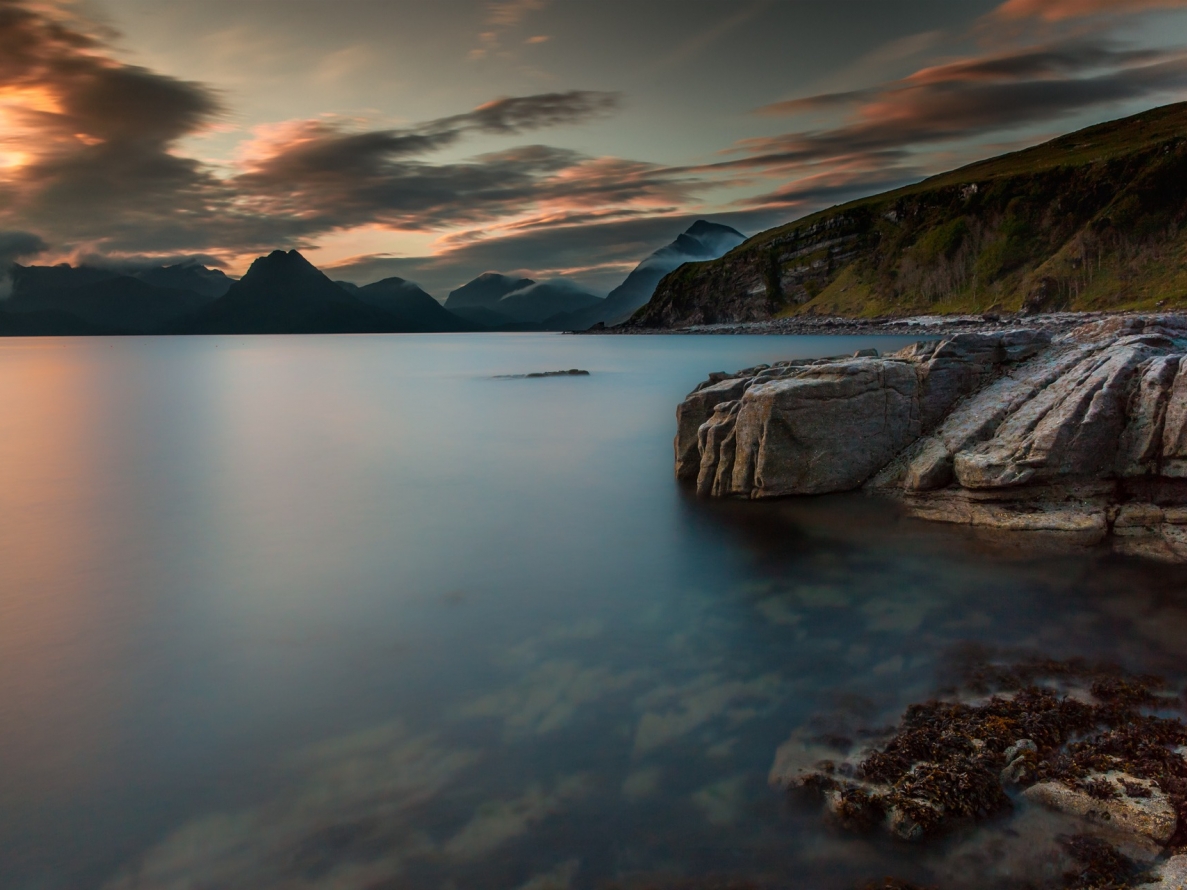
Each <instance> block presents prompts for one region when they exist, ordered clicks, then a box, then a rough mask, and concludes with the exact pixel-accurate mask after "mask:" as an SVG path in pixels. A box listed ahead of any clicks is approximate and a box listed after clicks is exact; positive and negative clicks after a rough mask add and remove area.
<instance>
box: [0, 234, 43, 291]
mask: <svg viewBox="0 0 1187 890" xmlns="http://www.w3.org/2000/svg"><path fill="white" fill-rule="evenodd" d="M48 247H49V245H48V244H46V243H45V242H44V241H42V240H41V237H40V236H39V235H34V234H33V233H32V232H3V231H0V300H7V299H8V298H9V297H10V296H12V274H11V273H12V264H13V263H14V262H16V261H17V260H19V259H24V258H25V257H28V256H36V255H37V254H39V253H41V252H42V251H44V250H46V249H48Z"/></svg>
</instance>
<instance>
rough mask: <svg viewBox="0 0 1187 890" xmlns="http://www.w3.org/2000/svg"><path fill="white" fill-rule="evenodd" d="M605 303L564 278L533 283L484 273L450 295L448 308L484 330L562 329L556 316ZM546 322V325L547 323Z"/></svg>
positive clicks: (447, 301)
mask: <svg viewBox="0 0 1187 890" xmlns="http://www.w3.org/2000/svg"><path fill="white" fill-rule="evenodd" d="M601 302H602V299H601V298H600V297H596V296H594V295H593V294H590V293H586V292H585V291H583V290H582V289H581V288H580V287H578V286H577V285H575V284H573V283H572V282H569V281H565V280H564V279H563V278H556V279H553V280H551V281H533V280H532V279H531V278H511V277H510V276H507V275H501V274H499V273H498V272H483V273H482V274H481V275H479V276H478V277H477V278H475V279H474V280H473V281H470V282H468V283H466V284H463V285H462V286H461V287H459V288H458V289H457V290H453V291H450V292H449V297H448V298H447V299H446V300H445V308H446V309H448V310H449V311H450V312H453V313H454V314H456V315H458V316H460V317H462V318H464V319H466V320H467V321H469V322H472V323H473V324H475V325H479V326H481V327H485V328H494V329H504V330H537V331H538V330H562V327H560V326H557V325H553V324H551V320H552V318H553V317H554V316H563V315H567V314H568V313H571V312H574V311H577V310H583V309H589V308H590V307H593V306H596V305H598V304H600V303H601ZM546 322H547V323H546Z"/></svg>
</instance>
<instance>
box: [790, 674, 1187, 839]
mask: <svg viewBox="0 0 1187 890" xmlns="http://www.w3.org/2000/svg"><path fill="white" fill-rule="evenodd" d="M1040 681H1041V682H1040ZM987 685H994V686H996V687H997V689H998V692H999V694H995V695H991V696H989V697H988V698H984V699H981V700H980V701H979V702H978V703H975V704H973V703H968V702H962V701H939V700H933V701H928V702H924V703H922V704H916V705H912V706H911V707H909V708H908V709H907V711H906V713H905V714H904V716H903V719H902V721H901V723H900V724H899V726H898V728H897V730H896V731H895V732H894V734H893V735H892V736H890V738H889V739H888V740H887V741H885V742H884V743H883V744H880V745H876V746H874V747H871V748H868V749H866V750H864V751H863V752H862V753H861V754H860V755H859V756H850V757H849V759H845V760H841V761H840V762H839V763H838V762H837V761H836V760H831V759H829V760H823V761H818V762H817V763H816V765H815V766H814V767H813V768H810V769H805V768H804V766H803V764H804V763H805V762H806V761H807V759H808V758H809V757H810V756H811V755H812V754H813V753H815V752H816V751H818V750H819V749H818V748H814V747H813V746H812V745H810V744H806V743H805V741H804V740H803V738H802V737H801V736H799V735H798V734H793V736H792V739H791V740H789V742H788V743H786V744H785V745H784V746H783V747H782V748H781V749H780V753H779V756H778V757H777V759H776V768H774V769H772V783H773V784H775V785H776V786H777V787H780V788H785V789H788V790H789V791H790V792H791V793H796V794H802V793H809V794H811V793H816V794H819V795H820V796H821V797H822V798H823V801H824V808H825V812H826V814H827V816H828V818H829V819H830V820H832V821H833V822H835V823H836V824H837V825H839V826H840V827H842V828H844V829H847V830H850V831H855V832H864V831H870V830H872V829H875V828H881V829H883V830H885V831H886V832H887V833H888V834H890V835H891V836H893V837H895V838H898V839H900V840H903V841H912V842H918V841H922V840H925V839H927V838H929V837H932V836H934V835H937V834H940V833H943V832H946V831H948V830H950V829H952V828H954V827H956V826H958V825H962V824H967V823H971V822H978V821H981V820H984V819H987V818H989V817H991V816H994V815H997V814H1002V813H1008V812H1010V811H1011V810H1012V809H1013V808H1014V804H1015V802H1016V800H1017V795H1018V794H1019V790H1020V791H1021V798H1022V799H1024V800H1027V801H1030V802H1031V803H1033V804H1041V805H1043V806H1044V807H1047V808H1050V809H1053V810H1057V811H1059V812H1061V813H1063V814H1066V815H1067V816H1068V817H1074V818H1075V819H1076V820H1080V823H1079V824H1082V826H1083V831H1084V832H1086V833H1088V834H1093V835H1095V836H1101V837H1103V838H1105V839H1106V841H1107V842H1108V843H1111V844H1113V843H1115V844H1117V845H1119V846H1121V847H1123V848H1124V850H1125V852H1126V855H1129V856H1131V857H1137V858H1142V859H1147V860H1148V859H1150V858H1152V857H1153V856H1154V855H1155V854H1156V853H1158V852H1159V851H1160V850H1161V848H1162V847H1163V846H1164V845H1166V844H1168V843H1172V842H1174V839H1175V838H1177V837H1178V836H1179V834H1181V833H1182V832H1179V825H1180V822H1181V817H1183V816H1184V815H1187V761H1185V760H1184V758H1183V757H1182V756H1181V755H1180V754H1179V753H1178V752H1177V750H1176V746H1181V745H1183V744H1185V743H1187V727H1185V726H1184V725H1183V723H1182V722H1181V721H1180V720H1178V719H1171V718H1168V717H1161V716H1155V715H1153V714H1150V713H1148V709H1150V708H1154V707H1158V708H1160V709H1165V708H1166V707H1168V705H1169V704H1170V703H1172V702H1174V701H1175V699H1173V698H1168V697H1167V696H1165V695H1163V694H1161V693H1160V690H1161V689H1162V686H1161V681H1158V680H1157V679H1156V678H1150V677H1127V676H1125V675H1121V674H1119V673H1117V672H1116V671H1115V670H1112V669H1106V668H1097V667H1092V666H1087V665H1084V664H1081V663H1079V662H1050V661H1044V662H1037V663H1033V664H1029V665H1026V666H1023V667H1018V668H1015V669H1011V670H1002V671H999V672H997V673H996V674H979V675H977V676H976V677H975V678H974V682H970V684H969V687H968V690H969V691H973V690H977V691H978V692H979V691H980V690H983V689H984V688H985V686H987ZM1061 688H1062V689H1064V690H1066V691H1060V690H1061ZM1176 832H1179V834H1177V833H1176ZM1089 846H1091V845H1089Z"/></svg>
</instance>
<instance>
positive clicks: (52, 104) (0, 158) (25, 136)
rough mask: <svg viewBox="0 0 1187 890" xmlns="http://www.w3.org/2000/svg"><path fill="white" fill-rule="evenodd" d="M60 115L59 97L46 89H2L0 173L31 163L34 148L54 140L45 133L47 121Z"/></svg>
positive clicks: (0, 89) (29, 87)
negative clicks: (49, 139) (48, 140)
mask: <svg viewBox="0 0 1187 890" xmlns="http://www.w3.org/2000/svg"><path fill="white" fill-rule="evenodd" d="M61 113H62V105H61V102H60V101H59V99H58V96H57V94H56V93H54V92H53V91H52V90H50V89H48V88H46V87H42V86H4V87H0V173H11V172H13V171H15V170H19V169H21V168H22V167H26V166H28V165H29V164H30V163H32V162H33V159H34V151H32V150H31V149H32V147H33V146H35V145H38V144H41V143H43V142H44V141H45V140H46V139H47V138H52V137H49V136H48V135H47V133H46V130H47V129H48V128H47V127H46V123H47V119H48V118H50V117H52V116H55V115H59V114H61Z"/></svg>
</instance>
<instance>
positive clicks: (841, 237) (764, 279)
mask: <svg viewBox="0 0 1187 890" xmlns="http://www.w3.org/2000/svg"><path fill="white" fill-rule="evenodd" d="M1185 222H1187V103H1178V104H1175V105H1167V106H1164V107H1161V108H1155V109H1153V110H1151V111H1147V112H1143V113H1142V114H1138V115H1134V116H1132V117H1128V118H1124V119H1121V120H1116V121H1110V122H1108V123H1104V124H1099V125H1097V126H1094V127H1089V128H1088V129H1085V130H1080V131H1078V132H1076V133H1071V134H1069V135H1067V136H1062V137H1060V138H1058V139H1054V140H1052V141H1050V142H1046V143H1044V144H1042V145H1038V146H1035V147H1033V148H1029V149H1026V150H1023V151H1019V152H1014V153H1011V154H1007V155H1002V156H1000V157H996V158H991V159H989V160H986V161H980V162H978V163H976V164H971V165H969V166H967V167H962V168H960V169H958V170H953V171H950V172H948V173H943V174H940V175H938V176H933V177H931V178H930V179H926V180H924V181H922V182H919V183H916V184H914V185H910V186H906V187H904V188H900V189H896V190H894V191H891V192H885V193H883V194H880V195H874V196H872V197H868V198H862V199H859V200H856V201H852V202H850V203H848V204H843V205H840V206H838V207H833V208H830V209H828V210H824V211H821V212H819V213H815V214H812V215H811V216H807V217H805V218H803V219H801V220H797V221H795V222H792V223H789V224H787V225H784V226H780V227H778V228H775V229H770V230H768V231H766V232H762V233H761V234H759V235H756V236H755V237H753V238H751V239H749V240H748V241H746V242H745V243H743V244H742V245H740V246H738V247H736V248H735V249H733V250H731V251H730V252H729V253H727V254H726V255H725V256H723V257H721V258H720V259H717V260H711V261H708V262H699V263H687V264H685V265H683V266H681V267H680V268H679V269H677V270H675V271H674V272H672V273H670V274H669V275H667V276H666V277H665V278H664V279H663V280H662V281H661V282H660V284H659V285H658V287H657V288H656V291H655V295H654V296H653V297H652V299H651V301H650V302H649V303H648V304H647V305H646V306H644V307H643V308H642V309H640V310H639V311H638V312H637V313H635V315H634V316H632V318H631V319H630V320H629V321H628V322H627V325H628V326H630V327H641V328H664V327H674V326H682V325H690V324H712V323H719V322H736V321H757V320H763V319H768V318H772V317H781V316H791V315H801V314H821V315H846V316H857V317H872V316H877V315H912V314H919V313H964V312H987V311H1003V312H1010V311H1020V310H1028V311H1048V310H1059V309H1073V310H1101V309H1108V310H1120V309H1147V308H1157V307H1166V308H1171V307H1177V308H1182V307H1187V230H1185V229H1184V223H1185Z"/></svg>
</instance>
